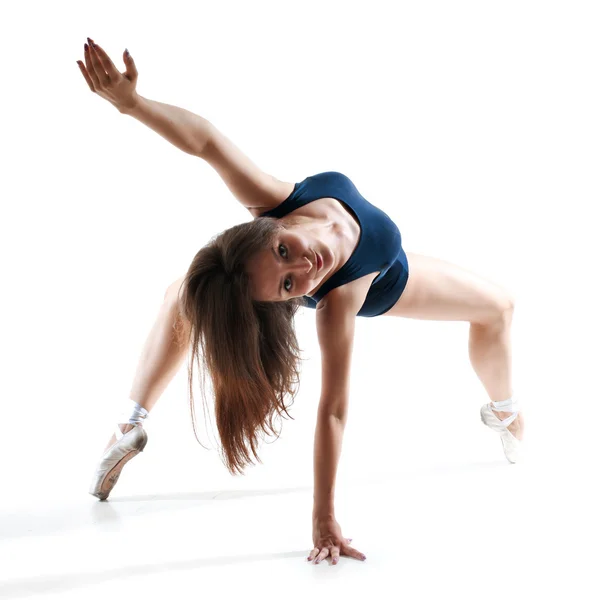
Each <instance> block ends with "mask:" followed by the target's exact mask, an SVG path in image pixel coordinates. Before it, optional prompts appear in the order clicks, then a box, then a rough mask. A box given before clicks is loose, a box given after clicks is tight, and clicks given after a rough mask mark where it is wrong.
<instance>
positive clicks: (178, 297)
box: [164, 276, 185, 315]
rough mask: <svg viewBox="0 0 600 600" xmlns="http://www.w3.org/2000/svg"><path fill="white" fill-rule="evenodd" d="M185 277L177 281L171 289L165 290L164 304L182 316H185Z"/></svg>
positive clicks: (172, 284)
mask: <svg viewBox="0 0 600 600" xmlns="http://www.w3.org/2000/svg"><path fill="white" fill-rule="evenodd" d="M184 279H185V276H184V277H180V278H179V279H176V280H175V281H174V282H173V283H171V285H169V287H168V288H167V289H166V290H165V297H164V303H165V304H166V305H168V306H169V307H170V308H172V309H173V310H177V311H178V312H179V314H180V315H183V308H182V302H183V294H184V292H185V286H184V285H183V280H184Z"/></svg>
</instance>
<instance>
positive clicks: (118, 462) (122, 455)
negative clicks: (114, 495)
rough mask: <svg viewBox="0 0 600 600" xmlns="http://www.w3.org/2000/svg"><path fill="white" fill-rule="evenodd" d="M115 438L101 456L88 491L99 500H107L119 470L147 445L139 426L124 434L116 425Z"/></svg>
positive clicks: (144, 435) (145, 437) (145, 435)
mask: <svg viewBox="0 0 600 600" xmlns="http://www.w3.org/2000/svg"><path fill="white" fill-rule="evenodd" d="M115 437H116V438H117V441H116V442H115V443H114V444H113V445H112V446H111V447H110V448H109V449H108V450H107V451H106V452H105V453H104V455H103V456H102V459H101V460H100V463H99V464H98V466H97V467H96V473H95V475H94V479H93V480H92V484H91V486H90V489H89V493H90V494H91V495H92V496H96V498H99V499H100V500H106V499H107V498H108V495H109V494H110V492H111V490H112V489H113V487H114V486H115V484H116V483H117V479H119V475H120V474H121V469H123V467H124V466H125V464H126V463H127V462H129V461H130V460H131V459H132V458H133V457H134V456H137V455H138V454H139V453H140V452H143V450H144V448H145V447H146V444H147V443H148V434H147V433H146V432H145V431H144V428H143V427H141V426H139V425H135V426H134V427H133V429H131V430H130V431H128V432H127V433H125V434H123V433H122V432H121V429H120V427H119V426H118V425H117V426H116V429H115Z"/></svg>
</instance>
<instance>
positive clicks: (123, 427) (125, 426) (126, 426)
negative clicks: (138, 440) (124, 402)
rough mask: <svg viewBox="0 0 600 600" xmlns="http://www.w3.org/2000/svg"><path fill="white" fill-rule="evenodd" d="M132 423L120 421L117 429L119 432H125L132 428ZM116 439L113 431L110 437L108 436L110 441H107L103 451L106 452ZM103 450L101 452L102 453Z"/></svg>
mask: <svg viewBox="0 0 600 600" xmlns="http://www.w3.org/2000/svg"><path fill="white" fill-rule="evenodd" d="M133 427H134V426H133V425H131V424H130V423H120V424H119V429H120V430H121V433H127V432H128V431H131V430H132V429H133ZM116 441H117V436H116V435H115V434H114V433H113V435H112V437H111V438H110V442H108V444H107V446H106V448H104V452H106V451H107V450H108V449H109V448H110V447H111V446H113V445H114V444H115V442H116ZM104 452H103V454H104Z"/></svg>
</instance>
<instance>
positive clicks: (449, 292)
mask: <svg viewBox="0 0 600 600" xmlns="http://www.w3.org/2000/svg"><path fill="white" fill-rule="evenodd" d="M88 42H89V43H90V45H89V47H88V45H87V44H86V45H85V65H84V64H83V63H82V62H81V61H78V64H79V67H80V69H81V72H82V74H83V76H84V78H85V80H86V81H87V83H88V85H89V87H90V89H91V90H92V91H93V92H95V93H96V94H98V95H99V96H101V97H102V98H105V99H106V100H108V101H109V102H111V103H112V104H113V105H114V106H115V107H116V108H117V109H118V110H119V111H120V112H121V113H123V114H127V115H130V116H132V117H134V118H136V119H138V120H139V121H140V122H142V123H144V124H145V125H147V126H148V127H150V128H152V129H154V130H155V131H156V132H157V133H159V134H160V135H161V136H163V137H164V138H165V139H167V140H168V141H169V142H171V143H172V144H174V145H175V146H177V147H178V148H180V149H181V150H183V151H184V152H187V153H189V154H193V155H195V156H199V157H200V158H202V159H204V160H205V161H207V162H208V163H209V164H210V165H211V166H212V167H213V168H214V169H215V170H216V171H217V172H218V173H219V175H220V176H221V177H222V178H223V180H224V181H225V183H226V185H227V186H228V187H229V189H230V190H231V191H232V193H233V194H234V196H235V197H236V198H237V199H238V200H239V201H240V202H241V203H242V204H243V205H244V206H245V207H246V208H247V209H248V210H249V211H250V213H251V214H252V216H253V217H254V220H253V221H250V222H248V223H244V224H241V225H237V226H235V227H232V228H231V229H228V230H227V231H225V232H223V233H222V234H220V235H219V236H217V237H216V238H214V239H213V240H212V241H211V242H210V243H209V244H208V245H207V246H205V247H204V248H202V249H201V250H200V251H199V252H198V253H197V254H196V256H195V257H194V260H193V261H192V263H191V265H190V267H189V269H188V272H187V273H186V275H184V276H183V277H181V278H180V279H178V280H177V281H175V282H173V283H172V284H171V285H170V286H169V288H168V289H167V292H166V294H165V301H164V304H163V306H162V308H161V311H160V314H159V316H158V319H157V321H156V323H155V324H154V327H153V329H152V331H151V332H150V336H149V338H148V341H147V342H146V346H145V348H144V352H143V354H142V358H141V361H140V364H139V367H138V371H137V373H136V377H135V380H134V384H133V388H132V391H131V394H130V400H129V402H130V403H131V413H125V414H124V415H123V418H122V419H121V420H120V421H119V425H118V426H117V428H116V430H115V435H114V436H113V437H112V438H111V440H110V441H109V443H108V446H107V448H106V449H105V454H104V456H103V458H102V461H101V463H100V465H99V467H98V469H97V473H96V476H95V478H94V481H93V483H92V487H91V489H90V493H92V494H93V495H95V496H97V497H98V498H100V499H106V498H107V497H108V494H109V493H110V491H111V489H112V488H113V487H114V485H115V483H116V481H117V479H118V476H119V474H120V472H121V469H122V468H123V465H124V464H125V463H126V462H127V461H128V460H130V459H131V458H132V457H134V456H136V455H137V454H138V453H139V452H140V451H142V450H143V449H144V446H145V445H146V441H147V435H146V432H145V431H144V429H143V421H144V419H145V418H146V417H147V416H148V414H149V411H150V410H151V409H152V407H153V406H154V404H155V403H156V401H157V400H158V398H159V397H160V395H161V394H162V392H163V391H164V389H165V388H166V387H167V385H168V383H169V382H170V381H171V379H172V378H173V376H174V375H175V373H176V372H177V370H178V369H179V367H180V365H181V363H182V361H183V359H184V357H185V356H186V353H187V349H188V348H189V347H190V345H191V347H192V352H193V354H192V360H191V364H192V365H193V362H194V358H195V359H196V361H197V362H198V364H199V363H200V356H202V360H203V362H204V366H205V368H206V369H207V370H208V372H209V374H210V376H211V380H212V384H213V388H214V394H215V409H216V411H215V412H216V419H217V426H218V429H219V434H220V437H221V442H222V444H223V449H224V460H225V462H226V466H227V468H228V469H229V470H230V472H232V473H234V472H236V471H240V472H241V471H242V470H243V467H244V466H245V465H246V464H248V463H250V462H251V460H250V453H249V451H248V450H249V449H250V450H251V451H252V453H253V455H254V456H255V457H256V458H257V459H258V456H257V454H256V448H257V434H258V431H259V430H263V431H265V432H266V431H267V430H266V429H265V427H266V426H267V425H268V427H269V429H270V430H271V431H274V430H273V427H272V424H271V422H270V419H271V418H272V416H273V415H274V414H275V413H277V414H280V413H281V412H283V411H285V410H286V408H287V407H286V406H285V405H284V403H283V400H284V398H285V397H286V396H287V395H291V396H293V395H294V386H295V384H297V382H298V368H297V366H298V363H299V356H298V353H299V349H298V344H297V340H296V337H295V334H294V329H293V317H294V314H295V312H296V311H297V309H298V307H299V306H302V305H308V306H311V307H313V308H316V324H317V331H318V338H319V344H320V347H321V355H322V361H323V362H322V373H323V378H322V391H321V399H320V404H319V409H318V418H317V425H316V433H315V457H314V468H315V490H314V508H313V543H314V548H313V550H312V552H311V553H310V556H309V557H308V559H309V560H312V559H315V563H318V562H319V561H320V560H322V559H323V558H325V557H326V556H328V555H330V556H331V558H332V560H333V564H335V563H337V561H338V559H339V556H340V554H346V555H348V556H353V557H355V558H361V559H364V555H362V554H361V553H360V552H359V551H358V550H356V549H355V548H352V547H351V546H350V545H349V540H347V539H346V538H344V537H342V533H341V529H340V526H339V524H338V523H337V521H336V519H335V513H334V499H333V496H334V487H335V474H336V470H337V462H338V459H339V454H340V450H341V440H342V434H343V430H344V426H345V423H346V420H347V404H348V397H349V383H348V382H349V372H350V364H351V354H352V344H353V336H354V323H355V317H356V316H357V315H358V316H368V317H373V316H379V315H384V314H385V315H386V316H403V317H411V318H416V319H436V320H460V321H468V322H470V334H469V355H470V359H471V363H472V365H473V367H474V369H475V372H476V374H477V376H478V377H479V379H480V380H481V382H482V383H483V385H484V387H485V389H486V391H487V393H488V395H489V397H490V403H489V404H485V405H484V406H483V407H482V409H481V418H482V421H483V422H484V423H485V424H486V425H487V426H489V427H490V428H492V429H493V430H495V431H496V432H498V433H499V434H500V437H501V440H502V444H503V448H504V452H505V455H506V457H507V459H508V460H509V461H510V462H516V460H517V458H518V450H519V444H520V440H521V439H522V436H523V417H522V415H521V413H520V412H519V410H518V407H517V404H516V401H515V400H514V399H513V398H512V393H513V392H512V384H511V346H510V327H511V320H512V314H513V307H514V302H513V300H512V298H511V296H510V295H509V294H508V293H507V292H506V291H504V290H503V289H501V288H500V287H497V286H495V285H493V284H491V283H489V282H488V281H486V280H484V279H481V278H478V277H477V276H475V275H474V274H472V273H470V272H467V271H465V270H462V269H460V268H458V267H456V266H453V265H451V264H449V263H446V262H444V261H441V260H436V259H433V258H429V257H425V256H420V255H417V254H412V253H405V252H404V250H403V249H402V246H401V236H400V232H399V230H398V228H397V227H396V225H395V224H394V223H393V222H392V221H391V219H390V218H389V217H388V216H387V215H386V214H385V213H384V212H383V211H381V210H379V209H378V208H376V207H375V206H374V205H372V204H370V203H369V202H368V201H367V200H365V199H364V198H363V197H362V196H361V195H360V193H359V192H358V190H357V189H356V187H355V186H354V184H353V183H352V181H351V180H350V179H349V178H348V177H347V176H345V175H343V174H341V173H336V172H331V171H329V172H325V173H319V174H317V175H313V176H311V177H307V178H306V179H304V180H303V181H301V182H299V183H296V184H292V183H286V182H282V181H279V180H277V179H275V178H274V177H271V176H269V175H267V174H265V173H263V172H262V171H260V170H259V169H258V167H257V166H256V165H254V164H253V163H252V162H251V161H250V160H249V159H248V158H247V157H246V156H245V155H244V154H242V152H241V151H240V150H239V149H238V148H236V147H235V146H234V145H233V144H232V143H231V142H230V141H229V140H228V139H227V138H226V137H225V136H224V135H223V134H222V133H221V132H219V131H218V130H217V129H216V128H215V127H214V126H213V125H212V124H211V123H209V122H208V121H207V120H205V119H203V118H202V117H199V116H197V115H194V114H193V113H190V112H188V111H186V110H184V109H180V108H177V107H174V106H170V105H166V104H161V103H159V102H154V101H151V100H148V99H146V98H143V97H141V96H139V95H138V94H137V92H136V83H137V78H138V73H137V69H136V67H135V64H134V61H133V59H132V58H131V56H130V55H129V54H128V52H127V51H125V53H124V56H123V58H124V61H125V64H126V67H127V68H126V71H125V73H123V74H121V73H119V71H118V70H117V69H116V67H115V65H114V64H113V62H112V61H111V60H110V58H109V57H108V55H107V54H106V52H104V51H103V50H102V49H101V48H100V47H99V46H97V45H95V44H94V42H93V41H92V40H90V39H89V38H88ZM409 265H410V277H409ZM201 372H202V369H201ZM191 381H192V378H191V370H190V379H189V382H190V392H191V387H192V386H191ZM192 416H193V410H192ZM248 447H249V448H248ZM259 460H260V459H259Z"/></svg>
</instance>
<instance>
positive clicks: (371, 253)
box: [260, 171, 408, 317]
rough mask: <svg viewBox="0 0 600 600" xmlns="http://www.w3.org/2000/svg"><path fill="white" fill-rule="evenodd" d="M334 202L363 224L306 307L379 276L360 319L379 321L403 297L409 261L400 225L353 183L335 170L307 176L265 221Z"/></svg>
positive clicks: (359, 314) (270, 211) (265, 213)
mask: <svg viewBox="0 0 600 600" xmlns="http://www.w3.org/2000/svg"><path fill="white" fill-rule="evenodd" d="M320 198H335V199H336V200H338V201H340V202H341V203H342V205H343V206H344V207H345V208H347V209H348V210H349V211H350V212H351V213H352V214H354V215H355V216H356V218H357V219H358V222H359V225H360V232H361V233H360V238H359V241H358V245H357V246H356V248H355V249H354V252H353V253H352V255H351V256H350V258H349V259H348V260H347V261H346V262H345V263H344V265H343V266H342V267H341V268H340V269H338V270H337V271H336V272H335V273H334V274H333V275H331V276H330V277H329V279H327V280H326V281H325V282H324V283H323V284H322V285H321V287H320V288H319V289H318V290H317V292H316V293H315V294H314V296H304V299H305V300H306V305H307V306H309V307H311V308H316V306H317V303H318V302H319V300H321V298H323V296H325V295H326V294H327V293H328V292H330V291H331V290H332V289H334V288H336V287H339V286H340V285H344V284H345V283H349V282H350V281H354V280H355V279H358V278H359V277H363V276H364V275H368V274H369V273H375V272H376V271H380V273H379V275H378V276H377V277H376V278H375V279H374V280H373V283H372V284H371V287H370V288H369V292H368V294H367V297H366V299H365V302H364V304H363V305H362V307H361V309H360V311H359V312H358V316H361V317H376V316H378V315H381V314H383V313H385V312H387V311H388V310H389V309H390V308H392V306H394V304H395V303H396V301H397V300H398V298H400V296H401V295H402V292H403V291H404V288H405V286H406V282H407V281H408V261H407V259H406V254H405V252H404V250H403V249H402V237H401V236H400V230H399V229H398V227H397V226H396V224H395V223H394V222H393V221H392V220H391V219H390V218H389V217H388V215H387V214H386V213H384V212H383V211H382V210H380V209H379V208H377V207H376V206H374V205H373V204H371V203H370V202H368V201H367V200H365V198H363V197H362V196H361V194H360V193H359V191H358V190H357V189H356V186H355V185H354V184H353V183H352V181H351V180H350V179H349V178H348V177H346V175H343V174H342V173H338V172H336V171H327V172H325V173H319V174H317V175H312V176H310V177H307V178H306V179H304V180H303V181H301V182H299V183H296V184H295V185H294V191H293V192H292V193H291V195H290V196H288V197H287V198H286V199H285V200H284V201H283V202H282V203H281V204H279V206H276V207H275V208H273V209H272V210H268V211H266V212H263V213H261V215H260V216H261V217H274V218H276V219H281V218H282V217H285V216H286V215H288V214H289V213H291V212H293V211H294V210H296V209H297V208H300V207H301V206H304V205H305V204H308V203H309V202H313V201H315V200H319V199H320Z"/></svg>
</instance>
